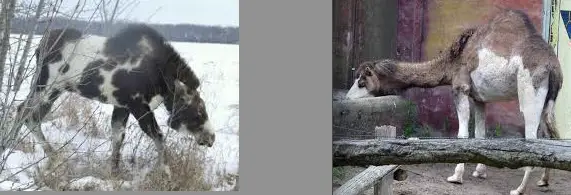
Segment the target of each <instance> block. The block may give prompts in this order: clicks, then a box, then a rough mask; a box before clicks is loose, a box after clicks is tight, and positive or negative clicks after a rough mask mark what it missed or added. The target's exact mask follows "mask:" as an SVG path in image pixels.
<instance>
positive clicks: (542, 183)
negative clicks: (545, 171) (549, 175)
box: [537, 180, 549, 187]
mask: <svg viewBox="0 0 571 195" xmlns="http://www.w3.org/2000/svg"><path fill="white" fill-rule="evenodd" d="M537 186H539V187H547V186H549V183H548V182H547V181H543V180H539V181H537Z"/></svg>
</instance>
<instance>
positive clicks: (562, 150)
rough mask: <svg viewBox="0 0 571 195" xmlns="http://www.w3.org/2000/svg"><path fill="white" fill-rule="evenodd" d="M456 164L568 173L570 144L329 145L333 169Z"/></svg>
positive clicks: (438, 141) (403, 142) (367, 142)
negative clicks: (550, 170)
mask: <svg viewBox="0 0 571 195" xmlns="http://www.w3.org/2000/svg"><path fill="white" fill-rule="evenodd" d="M460 162H464V163H483V164H486V165H488V166H492V167H497V168H506V167H507V168H511V169H516V168H520V167H525V166H535V167H545V168H554V169H560V170H567V171H571V142H566V141H556V140H544V139H528V140H526V139H523V138H522V139H473V138H472V139H427V140H402V139H386V140H340V141H334V142H333V166H334V167H335V166H361V167H368V166H370V165H373V166H382V165H391V164H398V165H410V164H426V163H460Z"/></svg>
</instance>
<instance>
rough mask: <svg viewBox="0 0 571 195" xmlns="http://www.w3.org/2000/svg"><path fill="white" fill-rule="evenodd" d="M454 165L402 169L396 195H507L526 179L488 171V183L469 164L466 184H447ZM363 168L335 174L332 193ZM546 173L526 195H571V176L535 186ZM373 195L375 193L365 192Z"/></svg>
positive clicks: (512, 172) (557, 175)
mask: <svg viewBox="0 0 571 195" xmlns="http://www.w3.org/2000/svg"><path fill="white" fill-rule="evenodd" d="M454 167H455V164H422V165H407V166H402V168H403V169H404V170H407V171H408V172H407V173H408V178H407V179H406V180H405V181H395V182H394V186H393V192H394V195H459V194H462V195H506V194H509V192H510V190H512V189H515V188H517V187H518V186H519V184H520V183H521V180H522V178H523V173H524V171H523V169H508V168H504V169H498V168H495V167H488V172H487V173H488V177H487V179H479V178H474V177H472V172H473V171H474V169H475V168H476V164H472V163H467V164H466V168H465V171H464V184H462V185H459V184H452V183H448V182H446V178H447V177H448V176H450V175H452V173H453V172H454ZM362 170H364V168H358V167H343V168H342V171H341V172H342V173H343V174H342V176H340V177H336V176H335V175H336V174H334V179H333V190H335V189H337V188H338V187H339V186H341V185H342V184H343V183H344V182H346V181H347V180H349V179H351V177H353V176H355V175H357V174H358V173H360V172H361V171H362ZM542 172H543V169H535V170H534V171H533V173H532V175H531V178H530V182H529V185H528V189H527V191H526V193H525V194H526V195H547V194H549V195H552V194H556V195H571V172H568V171H561V170H552V171H551V179H550V181H549V184H550V185H549V186H547V187H538V186H537V185H536V184H535V183H536V182H537V180H539V178H540V177H541V173H542ZM364 194H365V195H372V194H373V190H372V188H371V189H370V190H367V191H365V193H364Z"/></svg>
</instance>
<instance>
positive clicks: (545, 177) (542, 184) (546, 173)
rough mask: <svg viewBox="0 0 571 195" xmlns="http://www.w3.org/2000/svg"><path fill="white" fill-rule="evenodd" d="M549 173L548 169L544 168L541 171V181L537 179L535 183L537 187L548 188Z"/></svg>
mask: <svg viewBox="0 0 571 195" xmlns="http://www.w3.org/2000/svg"><path fill="white" fill-rule="evenodd" d="M549 172H550V169H549V168H545V170H544V171H543V174H542V175H541V179H539V181H537V186H540V187H545V186H549Z"/></svg>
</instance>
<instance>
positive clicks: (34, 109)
mask: <svg viewBox="0 0 571 195" xmlns="http://www.w3.org/2000/svg"><path fill="white" fill-rule="evenodd" d="M43 95H46V96H47V97H46V96H44V97H42V96H43ZM60 95H61V91H59V90H51V91H46V93H42V91H37V92H32V93H30V95H29V96H28V98H27V99H26V100H25V101H24V103H22V104H20V105H19V106H18V109H17V110H18V116H19V117H22V118H23V119H24V120H23V121H24V124H25V125H26V127H28V129H30V131H31V132H32V134H33V135H34V137H35V138H36V139H37V140H38V141H39V142H40V144H41V145H42V148H43V149H44V153H46V155H48V156H51V155H52V154H53V153H54V150H53V148H52V147H51V145H50V144H49V143H48V142H47V140H46V137H45V136H44V134H43V133H42V129H41V123H42V122H43V119H44V118H45V116H46V115H47V114H48V113H49V112H50V110H51V108H52V105H53V102H54V101H55V100H56V99H57V98H58V97H59V96H60ZM20 127H21V125H17V126H16V127H15V128H17V129H19V128H20ZM49 159H51V158H49ZM49 159H48V160H49Z"/></svg>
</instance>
